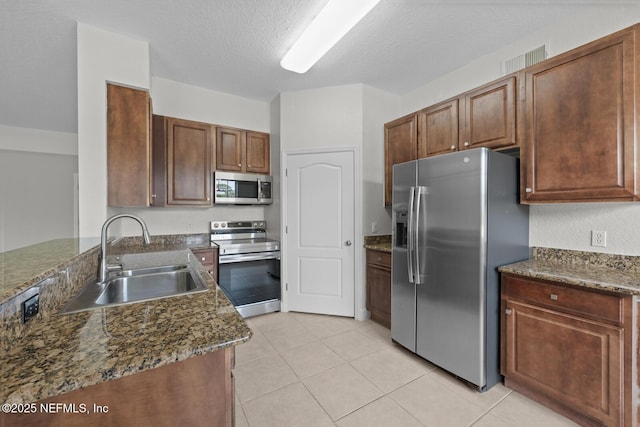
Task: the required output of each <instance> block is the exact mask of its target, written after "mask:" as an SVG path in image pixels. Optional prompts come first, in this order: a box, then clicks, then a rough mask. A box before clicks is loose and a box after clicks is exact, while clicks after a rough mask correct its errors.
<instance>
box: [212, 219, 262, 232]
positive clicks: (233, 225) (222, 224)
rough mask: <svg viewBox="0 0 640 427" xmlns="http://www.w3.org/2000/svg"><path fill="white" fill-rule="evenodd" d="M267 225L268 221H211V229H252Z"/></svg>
mask: <svg viewBox="0 0 640 427" xmlns="http://www.w3.org/2000/svg"><path fill="white" fill-rule="evenodd" d="M266 227H267V223H266V221H211V228H210V229H211V231H214V230H225V229H226V230H238V231H241V230H251V229H261V230H264V229H265V228H266Z"/></svg>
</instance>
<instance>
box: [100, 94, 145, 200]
mask: <svg viewBox="0 0 640 427" xmlns="http://www.w3.org/2000/svg"><path fill="white" fill-rule="evenodd" d="M150 114H151V108H150V98H149V92H148V91H146V90H140V89H133V88H130V87H124V86H118V85H115V84H111V83H108V84H107V203H108V205H109V206H149V205H150V203H151V177H152V172H151V136H150V133H151V121H150Z"/></svg>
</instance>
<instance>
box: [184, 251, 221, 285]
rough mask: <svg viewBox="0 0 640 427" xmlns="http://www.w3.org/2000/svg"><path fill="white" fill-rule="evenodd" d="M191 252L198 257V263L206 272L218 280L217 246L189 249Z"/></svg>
mask: <svg viewBox="0 0 640 427" xmlns="http://www.w3.org/2000/svg"><path fill="white" fill-rule="evenodd" d="M191 252H193V254H194V255H195V256H196V258H198V261H200V264H202V266H203V267H204V268H206V269H207V272H208V273H209V274H210V275H211V277H213V280H215V281H216V282H217V281H218V248H202V249H191Z"/></svg>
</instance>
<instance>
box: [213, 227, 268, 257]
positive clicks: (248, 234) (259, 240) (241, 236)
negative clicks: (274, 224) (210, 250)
mask: <svg viewBox="0 0 640 427" xmlns="http://www.w3.org/2000/svg"><path fill="white" fill-rule="evenodd" d="M210 229H211V243H212V244H215V245H217V246H218V247H219V248H220V255H229V254H243V253H254V252H272V251H279V250H280V242H279V241H278V240H274V239H268V238H267V233H266V222H265V221H211V226H210Z"/></svg>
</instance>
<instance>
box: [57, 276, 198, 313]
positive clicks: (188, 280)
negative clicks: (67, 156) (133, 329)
mask: <svg viewBox="0 0 640 427" xmlns="http://www.w3.org/2000/svg"><path fill="white" fill-rule="evenodd" d="M207 289H208V286H207V283H206V282H205V280H204V279H203V278H202V276H200V274H199V273H198V272H197V271H196V270H195V269H194V268H192V267H191V266H190V265H184V264H180V265H166V266H159V267H145V268H138V269H132V270H124V271H120V272H117V273H113V274H112V275H111V276H109V278H108V279H107V281H106V282H105V283H103V284H100V283H98V281H97V280H92V281H91V282H89V283H88V284H87V285H86V286H85V287H84V288H83V290H82V291H81V292H80V293H79V294H78V295H77V296H76V297H75V298H73V299H72V300H71V301H69V303H68V304H67V305H66V306H65V307H64V308H63V309H62V310H60V312H61V313H75V312H78V311H84V310H92V309H96V308H104V307H108V306H115V305H124V304H131V303H135V302H143V301H149V300H154V299H159V298H167V297H173V296H180V295H185V294H190V293H195V292H204V291H206V290H207Z"/></svg>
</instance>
